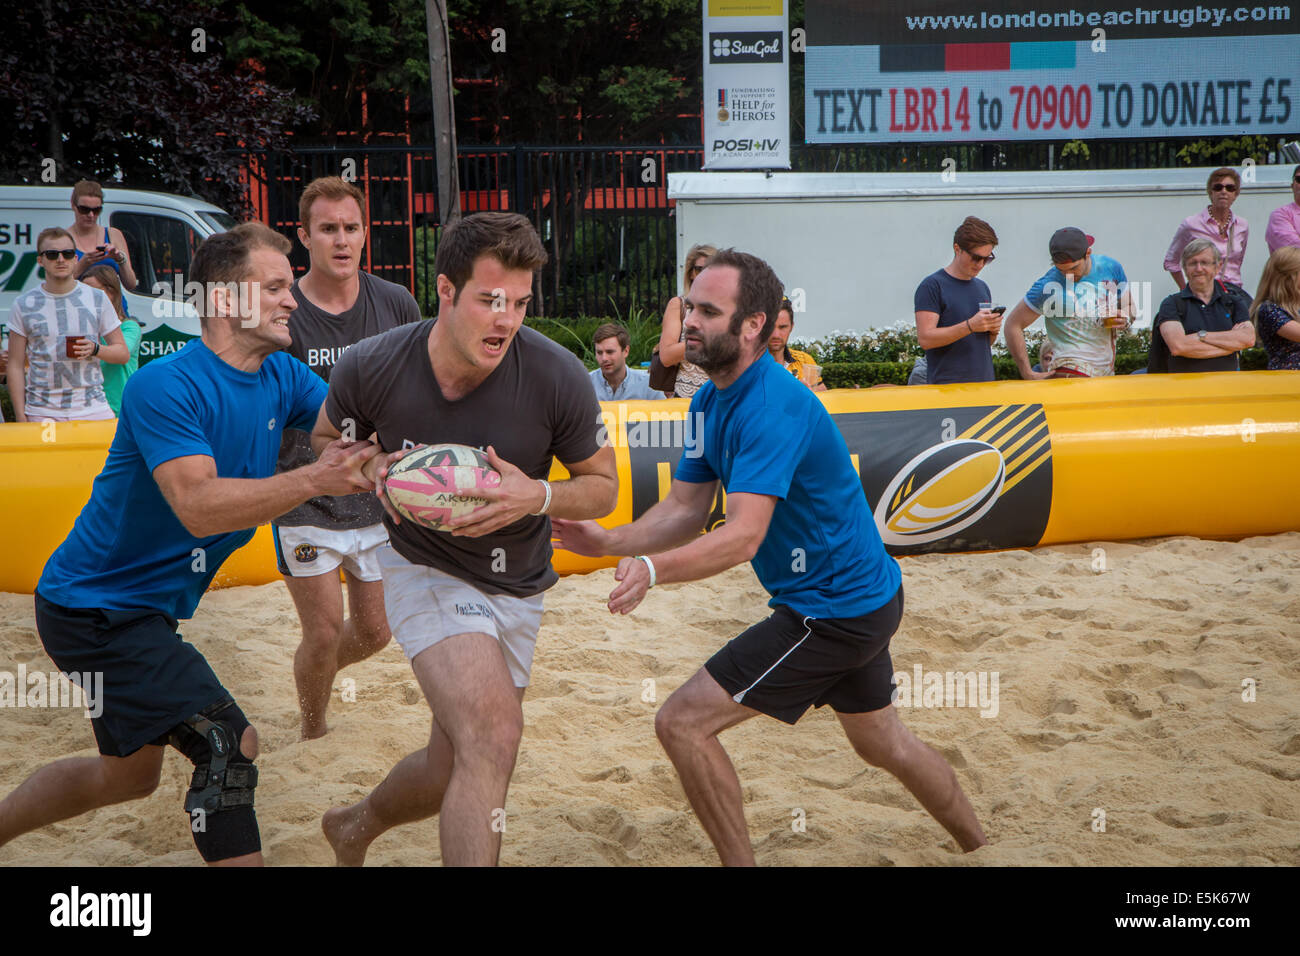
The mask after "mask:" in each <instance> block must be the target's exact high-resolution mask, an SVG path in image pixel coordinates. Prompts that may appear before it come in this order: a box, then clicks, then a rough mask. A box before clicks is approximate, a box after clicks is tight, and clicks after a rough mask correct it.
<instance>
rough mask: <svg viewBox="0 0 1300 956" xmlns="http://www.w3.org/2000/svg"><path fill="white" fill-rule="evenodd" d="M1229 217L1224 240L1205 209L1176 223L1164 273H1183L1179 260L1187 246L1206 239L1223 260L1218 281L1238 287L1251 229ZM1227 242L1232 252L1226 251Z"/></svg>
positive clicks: (1208, 210)
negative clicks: (1195, 240) (1176, 229)
mask: <svg viewBox="0 0 1300 956" xmlns="http://www.w3.org/2000/svg"><path fill="white" fill-rule="evenodd" d="M1228 215H1229V216H1230V217H1231V218H1229V219H1228V235H1227V237H1226V238H1225V237H1224V236H1221V235H1219V224H1218V222H1216V221H1215V220H1214V218H1213V217H1212V216H1211V215H1210V209H1209V207H1208V206H1207V207H1206V208H1204V209H1202V210H1201V211H1200V212H1198V213H1197V214H1196V215H1194V216H1188V217H1187V218H1186V219H1184V220H1183V221H1182V222H1181V223H1179V225H1178V231H1177V232H1175V233H1174V241H1173V242H1171V243H1170V244H1169V251H1168V252H1166V253H1165V271H1166V272H1182V271H1183V266H1182V263H1181V262H1180V261H1179V260H1180V259H1181V258H1182V255H1183V249H1184V248H1186V246H1187V244H1188V243H1189V242H1191V241H1192V240H1193V239H1209V240H1210V241H1211V242H1212V243H1214V248H1216V249H1218V250H1219V256H1220V257H1221V258H1222V259H1223V265H1222V266H1221V267H1220V268H1219V278H1220V279H1222V280H1223V281H1224V282H1232V283H1235V284H1236V285H1241V260H1242V259H1245V258H1246V238H1247V235H1248V234H1249V232H1250V227H1249V226H1248V225H1246V220H1245V219H1243V218H1242V217H1241V216H1234V215H1233V214H1232V213H1231V212H1229V213H1228ZM1230 241H1231V243H1232V248H1231V249H1229V248H1228V243H1229V242H1230Z"/></svg>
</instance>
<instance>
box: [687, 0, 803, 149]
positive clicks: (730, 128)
mask: <svg viewBox="0 0 1300 956" xmlns="http://www.w3.org/2000/svg"><path fill="white" fill-rule="evenodd" d="M786 27H787V17H786V4H785V0H705V4H704V168H705V169H789V168H790V52H789V43H788V31H787V29H786Z"/></svg>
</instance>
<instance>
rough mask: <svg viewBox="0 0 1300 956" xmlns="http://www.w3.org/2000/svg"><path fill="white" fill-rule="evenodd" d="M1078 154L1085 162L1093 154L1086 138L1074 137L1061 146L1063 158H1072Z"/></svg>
mask: <svg viewBox="0 0 1300 956" xmlns="http://www.w3.org/2000/svg"><path fill="white" fill-rule="evenodd" d="M1076 156H1077V157H1078V158H1079V159H1082V160H1083V161H1085V162H1086V161H1087V160H1088V158H1089V157H1090V156H1092V150H1090V149H1089V148H1088V143H1087V141H1086V140H1082V139H1072V140H1070V141H1069V142H1068V143H1066V144H1065V145H1064V146H1062V147H1061V159H1062V160H1067V159H1072V158H1074V157H1076Z"/></svg>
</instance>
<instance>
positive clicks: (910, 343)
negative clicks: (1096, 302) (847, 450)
mask: <svg viewBox="0 0 1300 956" xmlns="http://www.w3.org/2000/svg"><path fill="white" fill-rule="evenodd" d="M1045 338H1046V336H1045V335H1044V333H1043V332H1042V331H1040V330H1038V329H1030V330H1029V331H1027V332H1025V345H1026V346H1027V347H1028V349H1029V358H1030V363H1031V364H1032V363H1034V362H1037V361H1038V348H1039V346H1040V345H1041V344H1042V342H1043V341H1044V339H1045ZM1137 341H1139V342H1141V341H1143V340H1142V339H1140V338H1138V339H1137ZM1147 341H1149V339H1148V340H1147ZM790 344H791V345H793V346H794V347H795V348H799V349H802V350H803V351H805V352H807V353H808V354H810V355H811V356H812V357H813V358H814V359H816V360H817V364H818V365H823V366H825V365H830V364H834V363H838V362H849V363H863V362H903V363H905V364H907V365H908V366H909V367H910V366H911V365H912V364H914V363H915V362H916V360H917V359H918V358H920V357H921V355H922V354H924V352H925V350H924V349H922V348H921V343H920V342H918V341H917V337H916V325H915V324H913V323H909V322H899V323H896V324H895V325H893V326H891V327H888V328H882V329H872V330H870V331H868V332H860V333H854V332H832V333H831V334H830V335H828V336H827V337H825V338H819V339H811V340H809V339H799V338H795V339H794V340H792V341H791V343H790ZM1141 347H1142V351H1143V352H1144V353H1145V351H1146V347H1147V346H1146V344H1145V343H1144V344H1143V345H1142V346H1141ZM993 355H994V357H995V358H996V357H997V356H1007V350H1006V346H1005V345H1004V344H1002V343H1001V342H995V343H994V344H993Z"/></svg>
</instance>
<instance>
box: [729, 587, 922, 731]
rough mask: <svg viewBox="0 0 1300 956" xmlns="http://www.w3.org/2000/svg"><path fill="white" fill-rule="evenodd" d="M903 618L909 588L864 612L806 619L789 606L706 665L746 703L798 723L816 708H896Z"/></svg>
mask: <svg viewBox="0 0 1300 956" xmlns="http://www.w3.org/2000/svg"><path fill="white" fill-rule="evenodd" d="M902 618H903V588H902V586H901V585H900V586H899V588H898V592H897V593H896V594H895V595H894V596H893V597H892V598H890V599H889V600H888V601H886V602H885V604H884V605H882V606H881V607H879V608H877V609H876V610H874V611H872V612H871V613H870V614H864V615H863V616H862V617H849V618H823V619H815V618H810V617H804V616H803V615H801V614H799V613H798V612H796V611H793V610H791V609H790V608H788V607H786V606H784V605H778V606H777V607H776V609H775V610H774V611H773V613H772V616H771V617H769V618H768V619H767V620H765V621H760V622H759V623H758V624H755V625H754V626H753V627H751V628H750V629H749V630H747V631H745V632H744V633H743V634H741V635H740V636H738V637H736V638H734V639H733V640H732V641H730V642H729V643H728V644H727V646H726V647H724V648H722V650H720V651H718V653H716V654H714V655H713V656H712V657H711V658H709V660H708V662H707V663H706V664H705V665H704V668H705V670H707V671H708V672H709V676H711V677H712V678H713V679H714V680H715V681H717V682H718V684H719V685H721V686H722V689H723V690H725V691H726V692H727V693H728V694H730V695H731V696H732V699H733V700H735V701H736V703H738V704H744V705H745V706H746V707H752V708H754V710H757V711H759V712H760V713H763V714H767V715H768V716H769V717H775V718H776V719H777V720H780V721H783V722H785V723H787V724H793V723H795V722H796V721H798V719H799V718H800V717H802V716H803V713H804V711H806V710H807V709H808V708H809V707H821V706H822V705H824V704H830V705H831V709H832V710H834V711H836V712H837V713H841V714H864V713H867V712H869V711H873V710H880V709H881V708H882V707H888V706H889V704H890V702H891V701H892V698H893V693H894V664H893V661H892V660H890V657H889V639H890V638H891V637H892V636H893V634H894V631H896V630H898V623H899V621H901V620H902Z"/></svg>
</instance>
